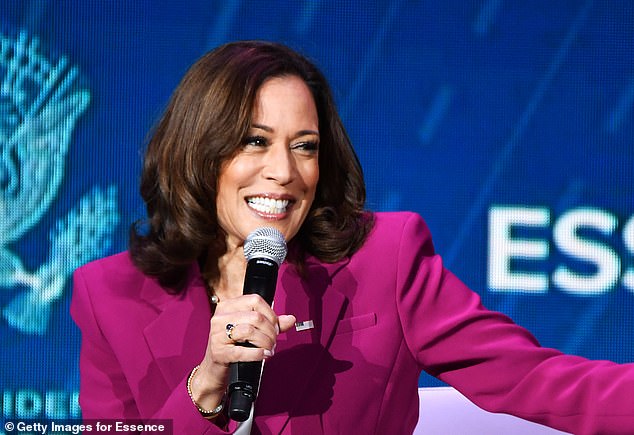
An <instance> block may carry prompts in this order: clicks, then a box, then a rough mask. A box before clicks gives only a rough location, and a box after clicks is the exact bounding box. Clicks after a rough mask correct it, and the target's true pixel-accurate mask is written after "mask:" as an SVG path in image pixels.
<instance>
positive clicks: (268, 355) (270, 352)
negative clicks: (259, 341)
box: [264, 349, 274, 358]
mask: <svg viewBox="0 0 634 435" xmlns="http://www.w3.org/2000/svg"><path fill="white" fill-rule="evenodd" d="M273 353H274V352H273V351H272V350H268V349H264V357H266V358H269V357H272V356H273Z"/></svg>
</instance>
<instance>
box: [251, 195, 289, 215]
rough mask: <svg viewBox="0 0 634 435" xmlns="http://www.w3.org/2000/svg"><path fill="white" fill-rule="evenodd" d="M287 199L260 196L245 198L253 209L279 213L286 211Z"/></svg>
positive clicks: (261, 211) (267, 212)
mask: <svg viewBox="0 0 634 435" xmlns="http://www.w3.org/2000/svg"><path fill="white" fill-rule="evenodd" d="M288 203H289V201H288V199H273V198H265V197H262V196H252V197H251V198H247V204H249V207H251V208H252V209H254V210H257V211H259V212H260V213H266V214H280V213H284V212H286V207H287V206H288Z"/></svg>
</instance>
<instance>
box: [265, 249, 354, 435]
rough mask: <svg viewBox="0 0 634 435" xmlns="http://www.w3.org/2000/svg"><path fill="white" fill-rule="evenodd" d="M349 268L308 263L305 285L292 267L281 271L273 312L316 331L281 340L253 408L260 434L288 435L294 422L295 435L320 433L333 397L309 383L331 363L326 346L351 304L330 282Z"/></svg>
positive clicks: (290, 333) (293, 332) (294, 332)
mask: <svg viewBox="0 0 634 435" xmlns="http://www.w3.org/2000/svg"><path fill="white" fill-rule="evenodd" d="M346 264H347V261H342V262H338V263H334V264H324V263H319V262H316V261H311V262H307V265H306V267H307V269H306V272H307V273H306V275H307V276H306V278H305V279H302V278H301V277H300V276H299V275H298V274H297V272H296V269H295V268H294V267H292V266H288V265H285V266H283V268H282V269H280V274H279V280H278V287H277V291H276V295H275V305H274V308H275V312H276V313H279V314H293V315H295V316H296V317H297V321H298V322H308V321H312V324H313V325H314V327H312V328H309V329H304V330H302V328H298V329H300V330H296V329H295V328H291V329H290V330H289V331H288V332H286V333H284V334H280V336H279V337H278V341H277V347H276V350H275V355H274V356H273V357H272V358H271V359H269V360H268V361H267V362H266V363H265V365H264V372H263V375H262V383H261V386H260V392H259V395H258V399H257V400H256V406H255V414H256V419H257V422H258V424H257V426H259V427H260V429H261V431H262V433H271V434H279V433H282V432H284V431H285V428H286V426H287V425H288V423H289V419H290V417H293V421H292V423H291V424H292V426H293V431H299V432H300V433H321V430H322V427H321V421H320V415H321V414H322V413H323V412H324V411H325V409H327V406H329V403H330V402H329V398H330V396H329V394H328V392H327V391H323V392H322V391H317V390H321V388H320V389H317V390H315V389H313V388H311V378H313V376H314V375H315V373H316V371H317V368H318V367H319V366H320V364H323V363H324V361H326V359H327V358H329V359H332V357H330V354H329V353H328V352H327V350H328V346H329V345H330V341H331V339H332V336H333V334H334V331H335V328H336V326H337V322H338V321H339V319H340V318H341V316H342V314H343V312H344V310H345V307H346V304H347V300H348V299H347V298H346V296H344V294H343V293H342V292H341V291H339V290H338V289H337V288H335V287H334V286H333V285H332V282H333V277H334V275H335V274H336V273H337V272H338V271H339V270H341V268H343V267H344V266H345V265H346ZM328 362H329V361H326V363H328ZM333 377H334V376H333ZM330 388H332V385H331V386H330ZM253 433H257V431H254V432H253Z"/></svg>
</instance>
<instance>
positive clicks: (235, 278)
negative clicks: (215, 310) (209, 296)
mask: <svg viewBox="0 0 634 435" xmlns="http://www.w3.org/2000/svg"><path fill="white" fill-rule="evenodd" d="M210 262H215V264H209V263H210ZM246 268H247V261H246V259H245V258H244V251H243V249H242V246H237V247H232V248H231V249H228V250H227V252H225V253H224V254H223V255H222V256H221V257H219V258H217V259H214V258H213V256H211V255H210V256H209V260H208V261H207V264H206V265H205V269H206V270H208V271H211V270H214V271H215V273H210V274H207V275H208V276H209V277H210V283H209V284H210V286H211V287H212V289H213V293H214V294H215V295H216V296H217V297H218V298H219V299H220V300H225V299H231V298H235V297H238V296H240V295H241V294H242V287H243V285H244V273H245V271H246Z"/></svg>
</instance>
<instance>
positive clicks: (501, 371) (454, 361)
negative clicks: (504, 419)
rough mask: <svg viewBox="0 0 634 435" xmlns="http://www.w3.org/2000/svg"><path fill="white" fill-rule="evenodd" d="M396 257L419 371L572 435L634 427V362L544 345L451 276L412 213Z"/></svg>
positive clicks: (402, 312)
mask: <svg viewBox="0 0 634 435" xmlns="http://www.w3.org/2000/svg"><path fill="white" fill-rule="evenodd" d="M399 249H400V250H399V255H398V273H397V304H398V310H399V316H400V318H401V321H402V325H403V330H404V331H405V340H406V342H407V345H408V347H409V349H410V351H411V352H412V354H413V356H414V358H416V360H417V361H418V362H419V364H420V366H421V368H423V369H424V370H426V371H427V372H429V373H430V374H432V375H434V376H436V377H438V378H439V379H441V380H443V381H445V382H447V383H448V384H450V385H452V386H453V387H455V388H456V389H457V390H459V391H461V392H462V393H463V394H464V395H465V396H467V397H468V398H469V399H470V400H471V401H473V402H474V403H475V404H476V405H478V406H480V407H482V408H483V409H486V410H488V411H491V412H503V413H508V414H512V415H515V416H518V417H520V418H523V419H526V420H531V421H534V422H537V423H541V424H544V425H547V426H551V427H553V428H557V429H560V430H563V431H567V432H571V433H574V434H580V435H583V434H597V433H610V434H626V433H632V430H633V429H632V428H634V402H633V401H632V399H631V398H632V395H633V394H634V365H632V364H616V363H612V362H609V361H591V360H587V359H584V358H581V357H577V356H571V355H564V354H562V353H561V352H559V351H557V350H554V349H548V348H543V347H541V346H540V345H539V343H538V342H537V340H536V339H535V338H534V337H533V336H532V335H531V334H530V333H529V332H528V331H527V330H525V329H524V328H522V327H520V326H518V325H516V324H514V323H513V322H512V321H511V320H510V319H509V318H508V317H506V316H505V315H503V314H500V313H496V312H492V311H488V310H486V309H485V308H484V307H483V306H482V304H481V302H480V298H479V296H478V295H477V294H476V293H474V292H473V291H471V290H470V289H469V288H467V287H466V286H465V285H464V284H463V283H462V282H460V280H458V279H457V278H456V277H455V276H454V275H453V274H451V273H450V272H449V271H447V270H446V269H445V268H444V266H443V264H442V260H441V258H440V257H439V256H438V255H435V253H434V249H433V245H432V243H431V237H430V233H429V230H428V229H427V227H426V225H425V223H424V222H423V220H422V219H421V218H420V217H419V216H418V215H414V214H412V215H411V216H410V217H409V218H408V219H407V221H406V222H405V224H404V226H403V232H402V237H401V242H400V248H399Z"/></svg>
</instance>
